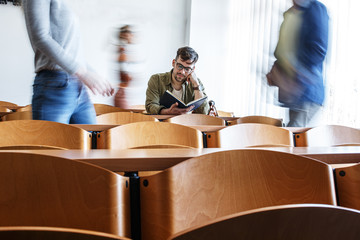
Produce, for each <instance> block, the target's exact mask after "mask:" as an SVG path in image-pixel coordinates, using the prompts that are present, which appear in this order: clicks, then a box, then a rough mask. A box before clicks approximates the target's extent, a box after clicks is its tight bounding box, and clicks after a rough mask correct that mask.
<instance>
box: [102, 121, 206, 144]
mask: <svg viewBox="0 0 360 240" xmlns="http://www.w3.org/2000/svg"><path fill="white" fill-rule="evenodd" d="M162 147H176V148H177V147H186V148H202V147H203V137H202V133H201V132H200V131H199V130H196V129H194V128H191V127H187V126H183V125H179V124H173V123H167V122H149V121H148V122H136V123H129V124H125V125H122V126H118V127H114V128H110V129H108V130H105V131H103V132H100V133H99V134H98V135H97V148H100V149H130V148H162Z"/></svg>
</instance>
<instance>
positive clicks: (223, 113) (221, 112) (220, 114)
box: [217, 110, 235, 117]
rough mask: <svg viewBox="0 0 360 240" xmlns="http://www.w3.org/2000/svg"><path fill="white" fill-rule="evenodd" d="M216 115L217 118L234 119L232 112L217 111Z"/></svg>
mask: <svg viewBox="0 0 360 240" xmlns="http://www.w3.org/2000/svg"><path fill="white" fill-rule="evenodd" d="M217 113H218V115H219V117H235V115H234V113H233V112H226V111H222V110H217Z"/></svg>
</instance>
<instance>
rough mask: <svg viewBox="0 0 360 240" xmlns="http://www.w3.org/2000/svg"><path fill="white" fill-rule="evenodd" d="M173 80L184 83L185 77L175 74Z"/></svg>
mask: <svg viewBox="0 0 360 240" xmlns="http://www.w3.org/2000/svg"><path fill="white" fill-rule="evenodd" d="M175 80H176V81H178V82H185V80H186V76H185V75H182V74H176V75H175Z"/></svg>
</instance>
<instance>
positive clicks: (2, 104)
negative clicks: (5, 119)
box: [0, 101, 18, 109]
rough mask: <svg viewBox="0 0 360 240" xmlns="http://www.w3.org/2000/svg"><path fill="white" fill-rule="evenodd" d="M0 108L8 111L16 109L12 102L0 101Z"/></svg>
mask: <svg viewBox="0 0 360 240" xmlns="http://www.w3.org/2000/svg"><path fill="white" fill-rule="evenodd" d="M0 106H3V107H6V108H9V109H13V108H16V107H18V105H17V104H15V103H12V102H6V101H0Z"/></svg>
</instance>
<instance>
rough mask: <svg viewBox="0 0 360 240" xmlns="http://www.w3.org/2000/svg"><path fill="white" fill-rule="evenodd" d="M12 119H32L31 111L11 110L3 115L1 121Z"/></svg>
mask: <svg viewBox="0 0 360 240" xmlns="http://www.w3.org/2000/svg"><path fill="white" fill-rule="evenodd" d="M12 120H32V112H31V111H20V112H13V113H9V114H7V115H5V116H4V117H3V121H12Z"/></svg>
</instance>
